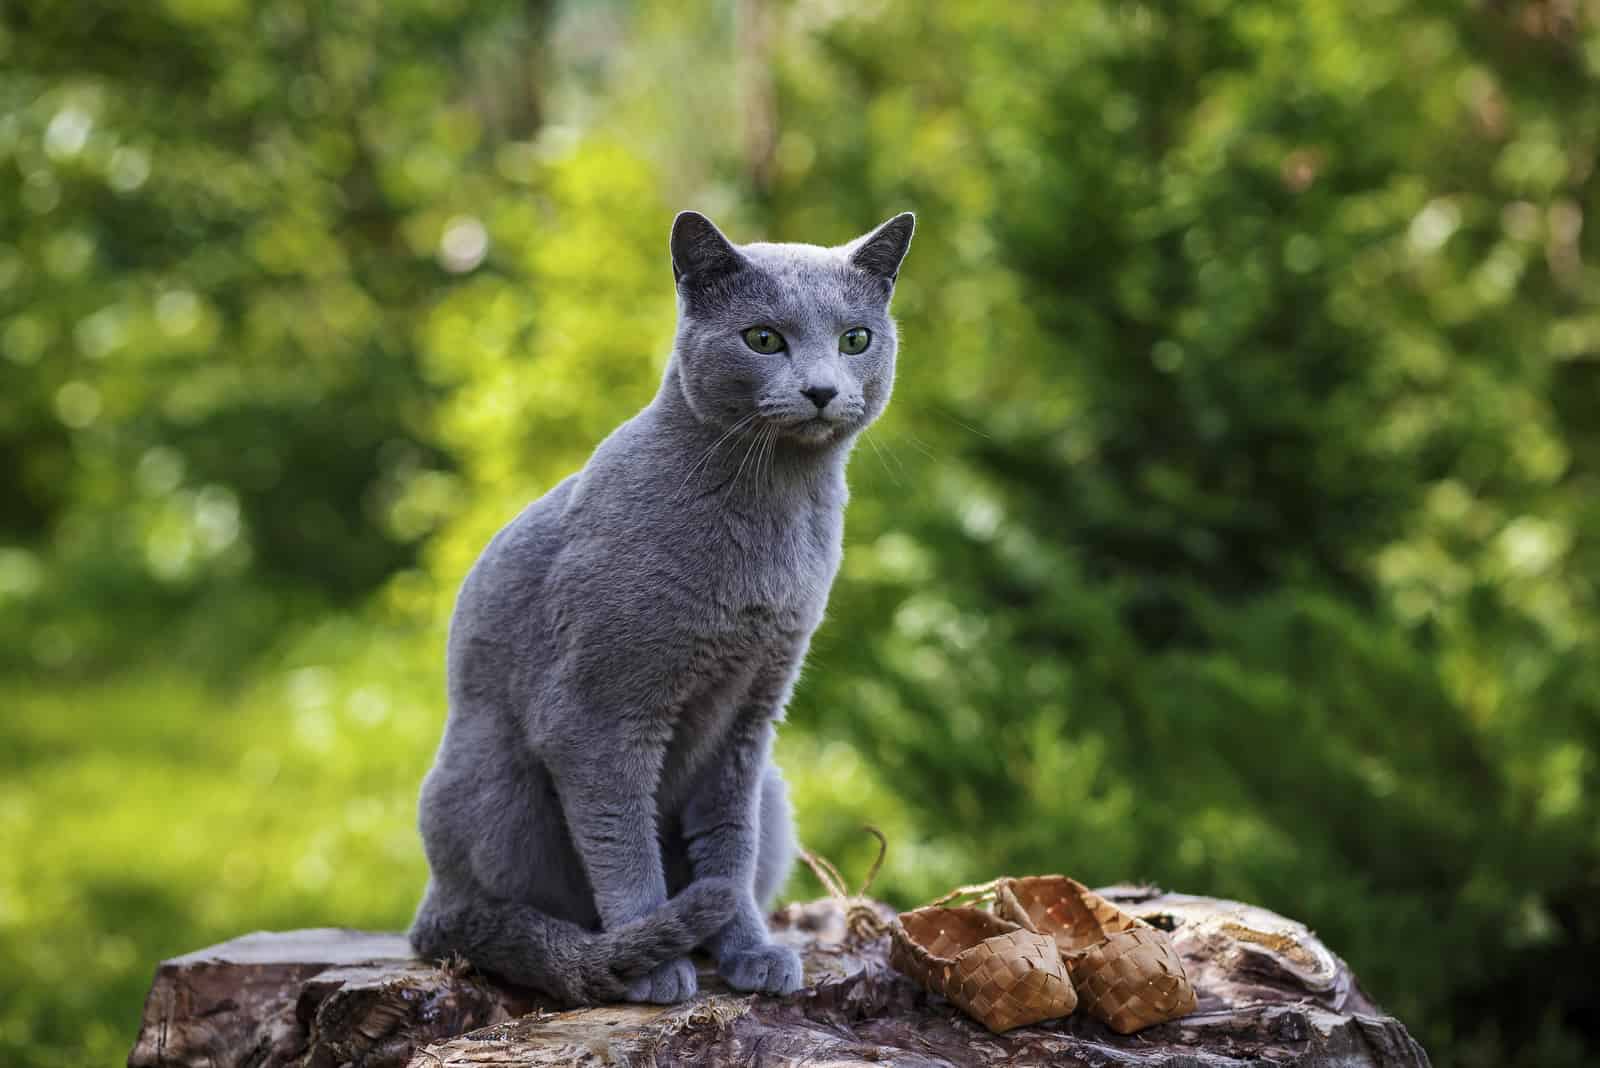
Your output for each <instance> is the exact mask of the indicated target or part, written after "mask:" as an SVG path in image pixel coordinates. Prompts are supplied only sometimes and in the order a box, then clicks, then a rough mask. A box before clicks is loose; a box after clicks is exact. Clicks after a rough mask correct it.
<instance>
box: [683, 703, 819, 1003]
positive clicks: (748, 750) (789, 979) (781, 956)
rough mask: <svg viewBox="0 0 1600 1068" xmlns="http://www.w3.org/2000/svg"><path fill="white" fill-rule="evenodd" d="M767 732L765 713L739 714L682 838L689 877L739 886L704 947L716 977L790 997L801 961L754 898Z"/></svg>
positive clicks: (691, 805) (690, 809)
mask: <svg viewBox="0 0 1600 1068" xmlns="http://www.w3.org/2000/svg"><path fill="white" fill-rule="evenodd" d="M772 733H773V731H772V724H771V712H770V710H769V709H768V708H765V707H760V706H757V707H756V708H753V709H752V710H751V711H750V712H748V713H743V714H741V717H740V720H739V721H738V722H737V723H736V724H735V726H734V730H733V732H732V737H730V738H729V739H728V741H727V744H726V745H725V747H724V750H723V752H722V754H721V757H720V759H719V760H718V761H717V763H716V765H715V766H714V767H713V768H712V769H711V771H710V773H709V774H708V775H707V776H706V777H705V779H704V780H703V782H702V783H701V785H700V786H699V788H698V789H696V791H695V792H694V794H692V795H691V796H690V798H689V801H688V803H687V805H686V806H685V808H684V814H683V832H684V842H685V846H686V848H687V850H688V853H689V864H690V869H691V870H692V871H693V872H694V877H695V878H696V879H704V878H707V877H721V878H727V879H730V880H732V881H733V882H734V884H735V885H736V886H737V887H738V888H739V891H738V892H739V903H738V906H737V908H736V909H735V911H734V915H733V918H732V919H731V920H730V921H729V923H728V925H727V926H726V927H724V928H723V929H722V930H721V931H720V932H718V933H717V934H716V935H714V936H712V938H711V939H710V941H709V942H708V943H707V948H709V949H710V950H711V953H712V955H713V956H714V957H715V958H716V960H717V971H718V972H719V973H720V974H721V975H722V977H723V978H724V979H726V980H727V981H728V984H729V985H730V986H732V987H733V988H734V989H735V990H748V991H755V992H759V993H764V994H792V993H794V992H795V991H796V990H798V989H800V985H801V983H802V981H803V979H804V976H803V974H802V969H801V966H800V957H799V955H798V954H796V953H795V952H794V951H793V950H792V949H789V948H788V947H787V946H782V945H778V944H776V943H774V942H773V941H772V939H771V938H770V936H769V935H768V934H767V924H766V920H765V918H764V917H763V916H762V914H761V908H760V906H759V905H758V904H757V902H756V895H755V881H756V859H757V851H758V849H759V837H758V836H759V834H760V825H759V820H760V803H761V783H762V780H763V779H764V778H765V775H766V768H767V761H768V759H769V753H770V751H771V748H772Z"/></svg>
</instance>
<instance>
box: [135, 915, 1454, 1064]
mask: <svg viewBox="0 0 1600 1068" xmlns="http://www.w3.org/2000/svg"><path fill="white" fill-rule="evenodd" d="M1100 892H1101V893H1102V894H1104V895H1105V896H1106V897H1108V898H1109V899H1110V900H1111V901H1113V902H1115V903H1116V904H1117V905H1119V906H1120V907H1122V908H1125V909H1127V910H1128V911H1130V912H1132V913H1133V914H1134V915H1136V916H1139V917H1141V918H1143V919H1146V920H1147V921H1149V922H1151V923H1153V924H1155V925H1156V926H1159V927H1162V928H1164V929H1168V930H1170V931H1171V934H1172V938H1173V942H1174V944H1175V945H1176V946H1177V949H1178V952H1179V953H1180V954H1181V955H1182V957H1183V960H1184V965H1185V968H1186V969H1187V971H1188V973H1189V976H1190V977H1191V979H1193V981H1194V984H1195V987H1196V989H1197V991H1198V993H1199V1008H1198V1009H1197V1011H1196V1012H1195V1013H1193V1014H1192V1015H1190V1016H1187V1017H1185V1018H1183V1019H1181V1020H1176V1021H1173V1022H1171V1023H1167V1024H1162V1025H1159V1026H1157V1027H1153V1028H1151V1029H1149V1030H1146V1031H1143V1032H1140V1033H1139V1034H1137V1035H1130V1036H1121V1035H1117V1034H1115V1033H1113V1032H1112V1031H1111V1030H1110V1029H1108V1028H1107V1027H1105V1026H1104V1025H1103V1024H1100V1023H1098V1022H1096V1021H1094V1020H1092V1019H1089V1018H1087V1017H1085V1016H1083V1015H1081V1014H1080V1015H1076V1016H1073V1017H1071V1018H1069V1019H1066V1020H1058V1021H1054V1022H1051V1023H1048V1024H1044V1025H1039V1026H1030V1027H1021V1028H1018V1029H1016V1030H1014V1031H1009V1032H1007V1033H1005V1034H1003V1035H996V1034H991V1033H990V1032H989V1031H988V1030H987V1029H985V1028H984V1027H983V1026H982V1025H980V1024H978V1023H976V1022H975V1021H973V1020H970V1019H968V1018H967V1017H965V1016H963V1015H962V1014H961V1013H959V1012H957V1011H956V1010H955V1009H954V1008H953V1007H952V1006H951V1005H950V1004H949V1003H948V1002H946V1001H944V1000H943V999H942V998H938V997H936V996H934V995H930V994H928V993H927V992H926V991H924V990H923V989H922V988H921V987H919V986H917V985H916V984H915V983H913V982H912V981H911V980H909V979H907V978H906V977H905V976H903V975H901V974H900V973H898V972H896V971H895V970H894V969H893V968H891V967H890V966H889V964H888V939H887V938H881V939H876V940H872V941H866V942H862V941H857V940H854V939H852V938H851V937H850V936H849V934H848V932H847V931H846V928H845V921H844V915H843V912H842V910H841V909H840V908H839V907H838V906H837V905H835V904H834V903H832V902H829V901H818V902H812V903H809V904H803V905H791V906H789V907H787V908H785V909H783V910H781V911H779V912H778V913H776V914H775V915H774V916H773V918H772V927H773V931H774V935H775V937H777V938H779V939H780V940H782V941H784V942H785V943H787V944H788V945H791V946H793V947H794V948H795V949H797V950H798V951H799V952H800V953H801V955H802V957H803V959H804V961H805V968H806V984H807V985H806V987H805V989H803V990H801V991H800V992H799V993H797V994H795V995H793V996H790V997H786V998H769V997H750V996H743V995H735V994H732V993H731V992H730V991H728V989H727V988H726V987H725V986H723V985H722V984H721V983H720V982H719V981H718V980H717V979H716V977H715V975H714V974H713V973H712V972H711V971H710V969H709V967H708V966H702V968H701V986H702V993H701V996H700V997H699V998H698V999H696V1000H695V1001H693V1002H691V1003H688V1004H685V1005H678V1006H666V1007H664V1006H645V1005H612V1006H602V1007H598V1008H589V1009H575V1010H570V1011H560V1010H559V1008H558V1007H557V1006H555V1005H553V1004H551V1003H550V1002H548V1001H547V1000H544V999H541V998H539V997H538V996H536V995H532V994H530V993H529V992H527V991H522V990H516V989H513V988H509V987H506V986H504V985H501V984H498V983H495V982H493V981H491V980H489V979H487V978H485V977H482V976H478V975H474V974H471V973H470V972H467V971H465V970H462V969H455V968H439V967H436V966H434V965H432V964H428V963H424V962H421V961H417V960H415V959H413V958H412V957H411V956H410V955H409V953H408V951H407V948H406V944H405V941H404V939H402V938H400V937H399V936H397V935H385V934H371V933H366V932H359V931H343V930H331V929H324V930H314V931H294V932H288V933H283V934H256V935H249V936H246V937H244V938H240V939H235V940H234V941H232V942H227V943H223V944H222V945H219V946H214V947H212V948H210V949H206V950H201V951H200V952H198V953H191V954H189V955H187V956H184V957H179V958H176V959H174V960H170V961H166V962H164V963H163V964H162V965H161V966H160V968H159V969H158V971H157V973H156V981H155V984H154V986H153V987H152V989H151V991H150V995H149V998H148V1000H147V1002H146V1005H145V1014H144V1023H143V1028H142V1030H141V1032H140V1035H139V1040H138V1043H137V1045H136V1046H135V1048H134V1050H133V1053H132V1055H131V1056H130V1057H129V1060H128V1063H129V1065H130V1068H169V1066H179V1065H182V1066H201V1065H204V1066H207V1068H289V1066H293V1068H333V1066H336V1065H338V1066H343V1065H348V1066H351V1068H401V1066H410V1068H445V1066H448V1068H469V1066H488V1065H502V1066H504V1065H522V1066H540V1065H558V1064H559V1065H641V1066H643V1065H661V1066H667V1065H680V1064H681V1065H690V1064H694V1065H719V1064H739V1065H768V1064H771V1065H784V1064H797V1063H801V1062H806V1063H811V1064H828V1065H904V1066H911V1065H917V1066H928V1065H990V1064H994V1065H999V1064H1008V1065H1066V1066H1079V1065H1082V1066H1089V1065H1095V1066H1115V1068H1244V1066H1246V1065H1259V1064H1263V1063H1270V1064H1273V1065H1298V1066H1306V1068H1334V1066H1339V1068H1362V1066H1372V1068H1427V1066H1428V1063H1429V1062H1428V1058H1427V1055H1426V1054H1425V1053H1424V1052H1423V1050H1422V1048H1421V1047H1420V1046H1418V1045H1417V1043H1416V1042H1415V1041H1414V1040H1413V1039H1412V1038H1411V1036H1410V1035H1409V1034H1408V1033H1407V1031H1406V1029H1405V1027H1404V1026H1403V1025H1401V1024H1400V1022H1399V1021H1397V1020H1395V1019H1393V1018H1391V1017H1388V1016H1385V1015H1384V1014H1383V1013H1382V1012H1381V1010H1379V1008H1378V1007H1377V1006H1376V1005H1374V1004H1373V1003H1372V1001H1371V1000H1370V999H1369V998H1368V997H1367V996H1366V995H1365V994H1364V993H1363V992H1362V990H1361V988H1360V985H1359V984H1358V983H1357V982H1356V979H1355V977H1354V976H1353V975H1352V974H1351V973H1350V970H1349V968H1348V967H1346V966H1345V964H1344V962H1343V961H1341V960H1340V959H1339V958H1338V957H1337V956H1335V955H1334V954H1333V953H1332V952H1331V951H1329V950H1328V948H1327V947H1326V946H1324V945H1323V944H1322V943H1321V942H1320V941H1319V940H1318V939H1317V938H1316V937H1315V936H1314V935H1313V934H1312V933H1311V932H1310V931H1308V930H1307V929H1306V928H1305V927H1304V926H1302V925H1300V924H1298V923H1295V922H1294V921H1292V920H1288V919H1285V918H1284V917H1282V916H1278V915H1276V914H1274V913H1271V912H1268V911H1266V910H1264V909H1259V908H1255V907H1253V906H1249V905H1242V904H1238V903H1236V902H1231V901H1219V900H1214V899H1211V898H1201V897H1190V896H1187V895H1182V894H1162V893H1160V892H1158V891H1154V890H1148V889H1140V888H1135V887H1111V888H1108V889H1105V890H1102V891H1100ZM883 912H884V916H885V918H888V917H889V916H890V915H891V914H890V913H889V912H888V910H887V909H884V910H883Z"/></svg>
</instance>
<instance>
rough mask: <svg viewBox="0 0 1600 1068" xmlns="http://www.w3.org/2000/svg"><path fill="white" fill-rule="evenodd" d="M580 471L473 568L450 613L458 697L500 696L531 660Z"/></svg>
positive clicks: (520, 516) (527, 512)
mask: <svg viewBox="0 0 1600 1068" xmlns="http://www.w3.org/2000/svg"><path fill="white" fill-rule="evenodd" d="M577 479H578V476H577V475H569V476H568V477H567V478H565V479H563V480H562V481H561V482H560V483H558V484H557V485H555V486H554V487H552V488H551V489H550V491H549V492H548V493H546V494H545V495H544V496H542V497H540V498H539V499H538V500H536V501H534V502H533V503H532V504H529V505H528V506H527V507H526V508H524V509H523V510H522V511H521V512H519V513H517V515H516V517H515V518H514V519H512V520H511V522H509V523H507V524H506V525H505V526H504V527H502V528H501V529H500V531H499V532H498V533H496V534H495V536H494V537H493V538H491V539H489V544H488V545H486V546H485V547H484V550H483V552H482V553H480V554H479V556H478V559H477V561H476V562H475V563H473V565H472V567H471V569H470V570H469V571H468V572H467V577H466V578H465V579H464V580H463V581H462V583H461V591H460V593H459V594H458V595H457V596H456V604H455V611H454V612H453V613H452V615H451V617H450V639H449V647H448V655H447V667H448V671H449V683H450V691H451V695H452V696H453V697H455V698H457V699H458V700H460V699H462V698H470V697H483V698H491V699H492V698H498V697H500V696H502V695H503V694H504V693H505V691H506V690H507V689H508V688H509V687H510V686H512V685H514V683H515V676H516V674H517V673H518V668H519V667H521V668H523V669H525V668H526V666H527V657H528V653H529V651H530V650H529V642H530V640H531V639H532V638H533V637H534V636H535V635H536V633H537V630H538V617H539V611H538V609H539V603H540V600H541V595H542V594H543V592H544V587H545V582H546V579H547V577H548V575H549V572H550V569H551V566H552V565H553V563H554V562H555V561H556V559H557V558H558V557H559V556H560V554H561V550H562V547H563V546H564V545H565V544H566V540H567V538H566V532H565V525H564V522H563V518H564V516H565V513H566V510H567V505H568V503H569V501H570V500H571V498H572V493H573V488H574V486H575V484H576V482H577Z"/></svg>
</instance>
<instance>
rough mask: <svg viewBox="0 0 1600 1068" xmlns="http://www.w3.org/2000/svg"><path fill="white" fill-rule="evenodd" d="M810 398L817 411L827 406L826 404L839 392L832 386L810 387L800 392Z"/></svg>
mask: <svg viewBox="0 0 1600 1068" xmlns="http://www.w3.org/2000/svg"><path fill="white" fill-rule="evenodd" d="M800 392H801V393H804V394H805V395H806V396H807V397H810V398H811V403H812V404H815V405H816V406H817V411H819V412H820V411H821V410H822V409H824V408H826V407H827V406H828V402H829V401H831V400H833V398H835V397H837V396H838V395H839V391H838V390H836V389H834V388H833V387H832V386H810V387H808V388H806V389H802V390H801V391H800Z"/></svg>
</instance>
